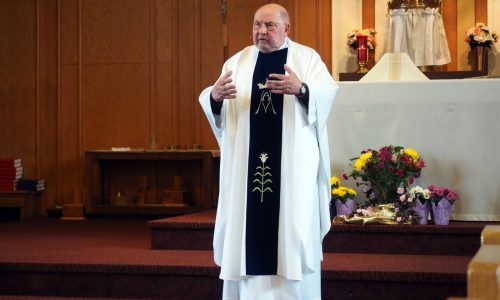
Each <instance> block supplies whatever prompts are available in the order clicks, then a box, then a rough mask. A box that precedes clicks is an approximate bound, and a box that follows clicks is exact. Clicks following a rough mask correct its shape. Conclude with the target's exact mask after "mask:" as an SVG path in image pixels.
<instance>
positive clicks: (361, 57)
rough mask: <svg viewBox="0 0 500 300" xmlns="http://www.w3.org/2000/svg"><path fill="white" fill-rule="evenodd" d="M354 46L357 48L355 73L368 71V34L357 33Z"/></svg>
mask: <svg viewBox="0 0 500 300" xmlns="http://www.w3.org/2000/svg"><path fill="white" fill-rule="evenodd" d="M356 46H357V48H358V71H357V73H366V72H368V68H367V65H368V36H366V35H357V36H356Z"/></svg>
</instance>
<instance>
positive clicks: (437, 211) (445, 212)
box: [428, 184, 458, 225]
mask: <svg viewBox="0 0 500 300" xmlns="http://www.w3.org/2000/svg"><path fill="white" fill-rule="evenodd" d="M428 189H429V191H430V199H431V201H432V213H433V216H434V224H436V225H448V224H449V222H450V215H451V210H452V206H453V204H454V203H455V201H457V200H458V193H457V192H456V191H455V190H453V189H451V188H448V187H443V186H438V185H433V184H431V185H429V187H428Z"/></svg>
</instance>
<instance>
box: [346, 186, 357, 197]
mask: <svg viewBox="0 0 500 300" xmlns="http://www.w3.org/2000/svg"><path fill="white" fill-rule="evenodd" d="M343 189H344V190H345V191H346V193H348V194H349V195H350V196H351V197H354V196H356V191H355V190H353V189H351V188H348V187H343Z"/></svg>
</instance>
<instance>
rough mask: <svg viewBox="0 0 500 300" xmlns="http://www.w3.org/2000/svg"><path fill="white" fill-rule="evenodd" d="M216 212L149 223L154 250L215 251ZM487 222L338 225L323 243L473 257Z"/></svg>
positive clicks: (349, 249)
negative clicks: (213, 243)
mask: <svg viewBox="0 0 500 300" xmlns="http://www.w3.org/2000/svg"><path fill="white" fill-rule="evenodd" d="M214 224H215V210H211V211H206V212H201V213H196V214H190V215H184V216H179V217H173V218H166V219H159V220H153V221H149V222H148V225H149V228H150V232H151V248H152V249H158V250H159V249H170V250H182V249H192V250H212V240H213V231H214ZM486 224H487V223H486V222H453V221H452V222H450V225H447V226H439V225H432V224H427V225H365V226H362V225H356V224H334V225H332V229H331V230H330V232H329V233H328V234H327V236H326V237H325V239H324V241H323V250H324V252H327V253H378V254H413V255H454V256H473V255H474V254H475V253H476V252H477V251H478V250H479V247H480V244H481V230H482V229H483V228H484V226H486Z"/></svg>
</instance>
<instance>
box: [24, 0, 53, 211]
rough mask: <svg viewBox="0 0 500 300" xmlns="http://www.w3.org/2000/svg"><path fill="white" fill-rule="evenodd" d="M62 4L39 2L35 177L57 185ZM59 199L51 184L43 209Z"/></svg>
mask: <svg viewBox="0 0 500 300" xmlns="http://www.w3.org/2000/svg"><path fill="white" fill-rule="evenodd" d="M57 10H58V3H57V0H46V1H39V2H38V22H39V26H38V36H39V39H38V40H39V44H38V49H39V50H38V57H39V59H38V61H39V63H38V64H37V65H38V67H37V68H38V70H39V71H38V79H37V82H38V84H37V85H38V88H37V90H39V93H38V96H37V99H36V102H37V104H36V108H37V112H36V114H37V117H36V119H37V127H36V130H37V134H36V135H37V140H38V143H37V144H38V146H37V157H36V160H37V168H36V172H34V173H33V174H32V175H31V176H32V177H36V178H40V177H41V176H42V174H43V178H44V179H45V180H46V182H57V181H58V173H57V172H53V171H52V170H53V169H54V166H56V165H57V163H58V159H57V154H58V143H59V141H58V134H57V129H58V126H59V124H58V119H57V118H56V116H57V112H58V105H59V103H58V97H57V93H58V91H57V66H58V64H57V62H58V50H57V49H58V40H57V31H56V30H57V25H58V14H57ZM57 196H58V189H57V185H47V188H46V190H45V192H44V197H43V199H42V201H41V209H43V210H45V208H46V207H47V206H49V205H50V204H51V202H52V201H53V200H51V199H54V198H56V197H57Z"/></svg>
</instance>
